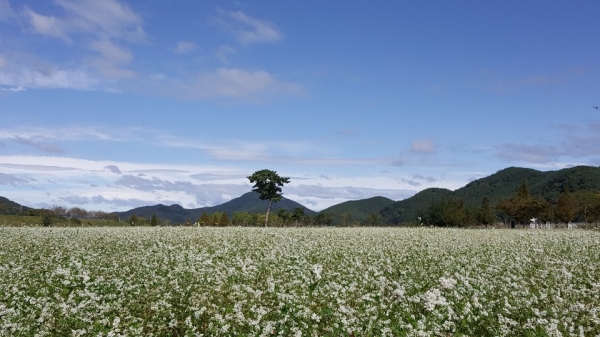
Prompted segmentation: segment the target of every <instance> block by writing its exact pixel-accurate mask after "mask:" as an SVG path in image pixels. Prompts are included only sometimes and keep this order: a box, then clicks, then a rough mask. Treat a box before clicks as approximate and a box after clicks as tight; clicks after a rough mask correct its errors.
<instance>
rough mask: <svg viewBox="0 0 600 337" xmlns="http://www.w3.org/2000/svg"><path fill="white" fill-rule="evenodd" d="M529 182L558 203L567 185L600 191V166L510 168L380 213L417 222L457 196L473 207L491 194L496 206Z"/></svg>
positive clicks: (389, 220) (429, 192)
mask: <svg viewBox="0 0 600 337" xmlns="http://www.w3.org/2000/svg"><path fill="white" fill-rule="evenodd" d="M523 181H526V182H527V184H528V185H529V190H530V191H531V194H532V195H536V196H540V197H542V198H544V199H546V200H547V201H549V202H552V203H554V202H556V200H557V199H558V195H559V194H560V193H561V191H562V189H563V186H569V190H570V191H571V192H575V191H580V190H590V191H600V167H594V166H576V167H571V168H567V169H562V170H558V171H547V172H542V171H537V170H533V169H528V168H519V167H509V168H506V169H504V170H500V171H498V172H496V173H495V174H492V175H490V176H488V177H485V178H481V179H478V180H475V181H472V182H470V183H469V184H467V185H466V186H464V187H462V188H459V189H457V190H456V191H450V190H447V189H439V188H430V189H426V190H423V191H421V192H419V193H417V194H415V195H414V196H412V197H410V198H408V199H405V200H401V201H397V202H395V203H393V204H390V205H388V206H386V207H384V208H383V209H381V211H380V212H379V215H380V217H381V219H382V221H383V222H384V223H388V224H402V223H415V222H416V221H417V216H418V213H419V211H421V210H424V209H426V208H427V207H429V205H430V204H431V203H432V202H436V201H441V200H443V199H445V198H449V197H455V198H459V199H462V200H464V202H465V204H466V205H467V206H469V207H474V208H475V207H479V205H480V204H481V200H482V199H483V198H484V197H485V196H487V197H488V198H489V200H490V204H491V205H492V206H494V205H496V204H497V203H498V202H499V201H501V200H504V199H508V198H510V197H512V196H513V195H514V194H515V193H516V191H517V189H518V188H519V186H520V185H521V183H523Z"/></svg>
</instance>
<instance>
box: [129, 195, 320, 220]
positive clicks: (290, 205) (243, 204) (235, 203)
mask: <svg viewBox="0 0 600 337" xmlns="http://www.w3.org/2000/svg"><path fill="white" fill-rule="evenodd" d="M268 205H269V202H268V201H267V200H260V199H259V198H258V193H256V192H248V193H245V194H243V195H242V196H240V197H238V198H234V199H231V200H229V201H227V202H225V203H223V204H220V205H216V206H209V207H201V208H194V209H186V208H183V207H182V206H181V205H177V204H174V205H171V206H166V205H162V204H158V205H154V206H144V207H138V208H134V209H131V210H129V211H126V212H118V214H119V217H120V218H121V219H122V220H125V219H128V218H129V217H131V215H133V214H135V215H136V216H141V217H144V218H146V219H150V218H151V217H152V214H156V216H157V217H158V218H160V219H167V220H169V221H171V222H172V223H183V222H186V221H187V220H190V221H191V222H194V221H196V220H198V219H199V218H200V216H201V215H202V213H204V212H206V213H207V214H212V213H216V212H219V213H223V212H225V213H227V216H228V217H229V218H231V217H232V216H233V213H234V212H249V213H264V212H266V211H267V207H268ZM296 207H300V208H302V209H303V210H304V214H306V215H314V214H316V212H315V211H313V210H311V209H309V208H306V207H305V206H302V205H301V204H299V203H297V202H295V201H293V200H290V199H287V198H285V197H283V198H282V199H281V200H280V201H279V202H276V203H274V204H273V206H272V207H271V211H272V212H276V211H277V210H279V209H286V210H288V211H293V210H294V208H296Z"/></svg>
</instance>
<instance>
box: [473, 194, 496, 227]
mask: <svg viewBox="0 0 600 337" xmlns="http://www.w3.org/2000/svg"><path fill="white" fill-rule="evenodd" d="M495 220H496V214H495V213H494V210H492V207H491V206H490V199H489V198H488V197H487V196H485V197H483V199H482V200H481V206H479V209H478V210H477V221H478V222H479V223H480V224H482V225H485V226H486V227H487V226H488V225H491V224H493V223H494V221H495Z"/></svg>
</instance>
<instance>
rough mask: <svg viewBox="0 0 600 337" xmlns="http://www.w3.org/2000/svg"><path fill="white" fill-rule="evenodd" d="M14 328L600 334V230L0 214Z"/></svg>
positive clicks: (91, 332) (0, 287)
mask: <svg viewBox="0 0 600 337" xmlns="http://www.w3.org/2000/svg"><path fill="white" fill-rule="evenodd" d="M0 247H2V248H1V249H0V336H202V335H204V336H232V335H233V336H235V335H238V336H248V335H250V336H430V335H436V336H467V335H468V336H498V335H503V336H594V335H598V334H600V283H599V280H600V233H598V232H596V231H584V230H571V231H567V230H548V231H521V230H519V231H515V230H512V231H511V230H487V231H486V230H465V229H451V228H447V229H440V228H436V229H431V228H311V229H306V228H267V229H265V228H214V227H201V228H186V227H154V228H149V227H146V228H144V227H133V228H126V227H121V228H106V227H105V228H0Z"/></svg>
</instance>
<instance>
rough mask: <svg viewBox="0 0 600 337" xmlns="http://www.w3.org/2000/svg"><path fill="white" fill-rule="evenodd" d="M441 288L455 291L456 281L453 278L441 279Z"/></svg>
mask: <svg viewBox="0 0 600 337" xmlns="http://www.w3.org/2000/svg"><path fill="white" fill-rule="evenodd" d="M439 281H440V286H441V287H442V288H444V289H453V288H454V286H455V285H456V280H455V279H453V278H451V277H440V280H439Z"/></svg>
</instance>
